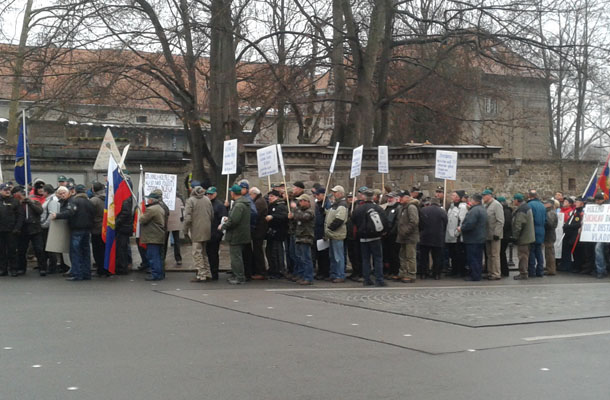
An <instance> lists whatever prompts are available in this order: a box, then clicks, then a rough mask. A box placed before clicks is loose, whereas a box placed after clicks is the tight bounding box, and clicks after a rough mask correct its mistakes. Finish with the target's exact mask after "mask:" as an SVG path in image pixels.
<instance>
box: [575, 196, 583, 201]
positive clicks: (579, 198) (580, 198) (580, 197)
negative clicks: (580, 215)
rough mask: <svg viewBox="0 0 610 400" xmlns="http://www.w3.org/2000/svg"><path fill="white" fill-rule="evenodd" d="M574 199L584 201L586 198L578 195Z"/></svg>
mask: <svg viewBox="0 0 610 400" xmlns="http://www.w3.org/2000/svg"><path fill="white" fill-rule="evenodd" d="M574 201H582V202H584V201H585V199H583V198H582V196H578V197H577V198H575V199H574Z"/></svg>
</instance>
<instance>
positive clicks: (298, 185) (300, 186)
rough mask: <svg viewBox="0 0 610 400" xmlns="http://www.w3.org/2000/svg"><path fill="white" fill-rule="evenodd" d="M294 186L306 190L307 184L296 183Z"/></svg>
mask: <svg viewBox="0 0 610 400" xmlns="http://www.w3.org/2000/svg"><path fill="white" fill-rule="evenodd" d="M292 186H296V187H298V188H301V189H305V184H304V183H303V182H301V181H296V182H295V183H293V184H292Z"/></svg>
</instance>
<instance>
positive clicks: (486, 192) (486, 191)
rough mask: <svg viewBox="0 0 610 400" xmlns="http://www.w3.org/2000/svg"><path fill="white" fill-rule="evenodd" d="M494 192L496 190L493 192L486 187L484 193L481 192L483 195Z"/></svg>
mask: <svg viewBox="0 0 610 400" xmlns="http://www.w3.org/2000/svg"><path fill="white" fill-rule="evenodd" d="M493 194H494V192H492V191H491V190H489V189H485V190H483V193H481V195H483V196H485V195H493Z"/></svg>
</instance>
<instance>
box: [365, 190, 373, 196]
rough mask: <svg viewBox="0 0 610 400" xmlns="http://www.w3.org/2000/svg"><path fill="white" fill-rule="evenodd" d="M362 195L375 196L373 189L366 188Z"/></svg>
mask: <svg viewBox="0 0 610 400" xmlns="http://www.w3.org/2000/svg"><path fill="white" fill-rule="evenodd" d="M364 195H365V196H366V197H373V196H375V191H374V190H373V189H366V190H365V191H364Z"/></svg>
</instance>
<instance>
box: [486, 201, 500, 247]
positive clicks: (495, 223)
mask: <svg viewBox="0 0 610 400" xmlns="http://www.w3.org/2000/svg"><path fill="white" fill-rule="evenodd" d="M485 209H486V210H487V240H493V238H494V236H498V237H499V238H500V239H502V235H503V234H504V208H503V207H502V204H500V202H499V201H498V200H496V199H492V200H491V201H490V202H489V203H487V204H485Z"/></svg>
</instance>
